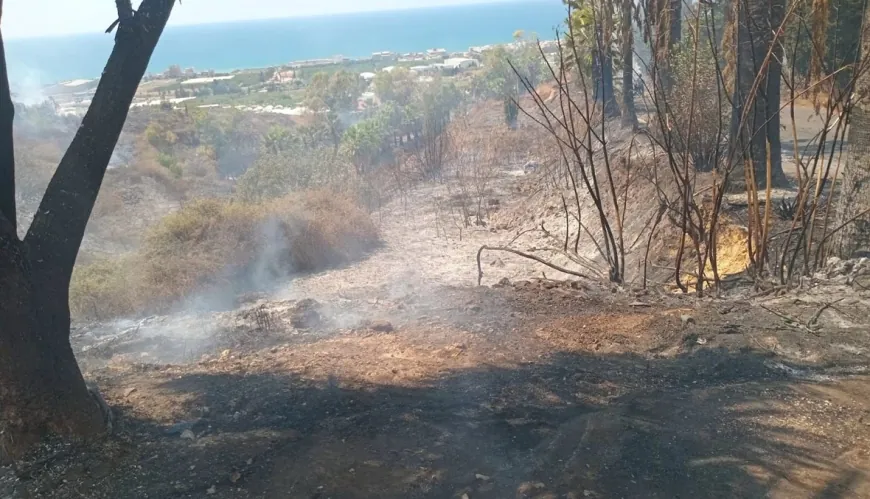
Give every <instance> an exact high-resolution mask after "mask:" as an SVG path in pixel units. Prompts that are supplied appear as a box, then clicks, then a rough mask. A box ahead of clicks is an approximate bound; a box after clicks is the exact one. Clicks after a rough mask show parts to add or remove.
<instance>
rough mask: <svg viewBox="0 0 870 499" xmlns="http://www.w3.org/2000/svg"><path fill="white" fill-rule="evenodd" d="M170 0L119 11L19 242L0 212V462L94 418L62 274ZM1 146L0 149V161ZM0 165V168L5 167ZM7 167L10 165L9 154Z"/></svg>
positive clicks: (70, 433) (90, 430) (81, 431)
mask: <svg viewBox="0 0 870 499" xmlns="http://www.w3.org/2000/svg"><path fill="white" fill-rule="evenodd" d="M127 3H129V2H127ZM173 4H174V0H143V2H142V4H141V5H140V8H139V11H138V12H137V13H135V14H134V15H133V17H132V18H130V17H126V18H125V16H124V13H122V12H119V14H120V22H119V24H118V28H117V29H118V31H117V33H116V36H115V46H114V49H113V50H112V54H111V55H110V56H109V60H108V62H107V64H106V68H105V70H104V71H103V76H102V78H101V79H100V83H99V85H98V86H97V90H96V92H95V93H94V97H93V100H92V103H91V105H90V107H89V108H88V112H87V114H85V117H84V119H83V120H82V124H81V126H80V127H79V129H78V131H77V133H76V135H75V138H74V139H73V141H72V143H71V144H70V146H69V148H68V149H67V151H66V153H65V154H64V157H63V159H62V160H61V162H60V165H59V166H58V168H57V171H56V172H55V174H54V176H53V177H52V179H51V182H50V183H49V185H48V188H47V189H46V192H45V196H44V197H43V199H42V202H41V203H40V206H39V209H38V210H37V212H36V214H35V215H34V219H33V223H32V224H31V226H30V229H29V230H28V233H27V236H26V237H25V238H24V240H23V241H21V240H19V238H18V235H17V233H16V227H15V223H14V221H12V220H14V218H13V219H12V220H10V219H9V218H10V217H9V216H7V215H6V214H5V213H3V216H0V425H2V433H0V460H2V461H3V462H9V461H12V460H15V459H17V458H19V457H21V456H22V455H23V454H24V453H26V452H27V450H28V449H29V448H30V447H31V445H32V444H33V443H35V442H37V441H39V440H40V439H41V438H43V437H44V436H46V435H47V434H57V435H60V436H63V437H88V436H92V435H94V434H95V433H99V432H100V431H102V429H103V427H104V420H103V412H102V411H101V408H100V406H99V405H97V404H95V403H94V401H93V399H92V398H91V395H90V394H89V391H88V389H87V387H86V385H85V382H84V379H83V377H82V374H81V371H80V370H79V368H78V364H77V363H76V359H75V356H74V355H73V351H72V348H71V346H70V343H69V326H70V312H69V283H70V278H71V276H72V270H73V266H74V264H75V260H76V257H77V255H78V250H79V247H80V245H81V242H82V238H83V237H84V231H85V227H86V225H87V221H88V218H89V217H90V214H91V210H92V209H93V206H94V202H95V201H96V198H97V194H98V192H99V189H100V185H101V184H102V181H103V176H104V175H105V172H106V168H107V166H108V164H109V160H110V159H111V156H112V151H113V150H114V148H115V145H116V143H117V141H118V137H119V136H120V134H121V129H122V128H123V126H124V122H125V121H126V118H127V113H128V111H129V109H130V104H131V103H132V101H133V97H134V95H135V93H136V89H137V88H138V86H139V82H140V80H141V79H142V76H143V75H144V74H145V71H146V69H147V67H148V62H149V60H150V58H151V54H152V53H153V51H154V47H155V46H156V45H157V41H158V39H159V38H160V35H161V33H162V32H163V28H164V27H165V25H166V21H167V20H168V19H169V14H170V12H171V11H172V7H173ZM5 72H6V68H5V59H0V73H2V74H5ZM3 90H4V87H3V86H2V83H0V92H2V91H3ZM5 90H6V92H3V93H2V95H0V145H2V141H4V140H7V139H6V138H5V135H4V132H5V129H4V128H3V123H4V122H5V120H7V119H8V120H9V121H10V122H11V116H9V114H8V112H6V110H5V109H4V102H6V100H7V99H9V97H10V96H9V93H8V85H6V87H5ZM9 102H10V103H11V99H9ZM9 137H10V138H9V139H8V140H9V141H10V143H11V134H10V136H9ZM5 153H6V151H5V150H4V151H3V153H0V165H2V164H3V163H2V162H3V156H2V154H5ZM2 168H3V167H2V166H0V174H3V173H5V172H6V170H4V169H2ZM11 170H12V171H13V174H14V163H12V166H11ZM4 187H5V186H4ZM5 192H6V191H5V190H4V191H0V200H2V201H5V200H7V199H8V198H5V197H3V196H4V193H5ZM5 195H6V196H8V193H6V194H5ZM12 198H13V201H14V190H13V193H12Z"/></svg>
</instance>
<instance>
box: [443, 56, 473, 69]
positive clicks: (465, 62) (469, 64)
mask: <svg viewBox="0 0 870 499" xmlns="http://www.w3.org/2000/svg"><path fill="white" fill-rule="evenodd" d="M477 65H478V62H477V61H476V60H474V59H470V58H467V57H451V58H449V59H446V60H445V61H444V62H443V63H442V66H443V67H444V69H447V70H451V71H464V70H466V69H470V68H473V67H475V66H477Z"/></svg>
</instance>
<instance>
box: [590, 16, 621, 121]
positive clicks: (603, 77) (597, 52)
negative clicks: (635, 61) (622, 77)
mask: <svg viewBox="0 0 870 499" xmlns="http://www.w3.org/2000/svg"><path fill="white" fill-rule="evenodd" d="M601 31H602V30H601V27H600V26H596V29H595V37H596V44H595V48H594V49H593V50H592V83H593V85H594V88H593V89H592V99H593V100H594V101H595V102H596V103H599V104H600V105H601V107H602V110H603V112H604V115H605V116H608V117H613V116H617V115H618V114H619V105H618V104H617V103H616V95H615V94H614V92H613V55H612V54H611V53H610V45H609V44H608V43H605V41H604V40H603V39H602V36H603V35H602V32H601Z"/></svg>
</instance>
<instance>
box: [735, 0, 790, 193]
mask: <svg viewBox="0 0 870 499" xmlns="http://www.w3.org/2000/svg"><path fill="white" fill-rule="evenodd" d="M737 2H738V6H737V19H736V21H737V49H736V56H737V64H736V67H735V71H734V78H735V84H734V98H733V100H732V114H731V133H730V135H731V137H730V140H731V143H732V144H733V145H734V147H737V152H738V154H736V155H735V160H737V161H745V160H748V161H750V162H751V165H752V170H753V172H754V176H755V185H756V186H757V187H758V188H759V189H765V188H766V187H767V148H768V143H769V144H770V163H771V181H772V184H773V186H782V185H786V184H787V183H788V181H787V179H786V177H785V173H784V172H783V170H782V147H781V142H780V119H779V107H780V86H781V84H782V65H781V62H780V61H781V56H782V49H781V46H779V45H777V46H775V47H774V50H773V54H772V57H771V58H770V62H769V64H768V65H767V66H766V67H765V66H764V63H765V59H766V57H767V54H768V51H769V50H770V48H771V44H772V43H773V41H774V32H775V31H776V30H777V29H778V28H779V25H780V23H781V22H782V16H783V15H784V11H785V6H784V3H783V0H737ZM759 74H761V75H762V76H761V80H760V81H759V85H758V86H757V87H756V91H755V92H754V94H753V92H752V89H753V86H754V85H755V82H756V77H757V76H758V75H759ZM744 115H745V121H744V122H743V123H742V124H741V120H742V119H743V117H744ZM738 171H739V168H738ZM732 180H733V181H734V183H735V187H736V185H737V184H742V185H745V183H744V182H745V181H748V179H744V180H743V181H741V180H740V176H739V175H736V176H735V177H733V179H732Z"/></svg>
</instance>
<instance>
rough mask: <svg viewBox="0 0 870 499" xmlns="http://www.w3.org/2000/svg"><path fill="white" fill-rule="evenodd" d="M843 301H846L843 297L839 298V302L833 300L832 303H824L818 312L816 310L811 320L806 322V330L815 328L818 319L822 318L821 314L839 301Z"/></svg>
mask: <svg viewBox="0 0 870 499" xmlns="http://www.w3.org/2000/svg"><path fill="white" fill-rule="evenodd" d="M845 299H846V297H845V296H844V297H842V298H840V299H839V300H835V301H832V302H828V303H825V304H824V305H822V306H821V307H819V310H817V311H816V313H815V314H813V316H812V318H810V320H809V321H807V327H808V328H814V327H815V326H816V323H817V322H818V321H819V317H821V316H822V313H823V312H824V311H825V310H827V309H829V308H831V307H832V306H834V305H836V304H837V303H840V302H841V301H843V300H845Z"/></svg>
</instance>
